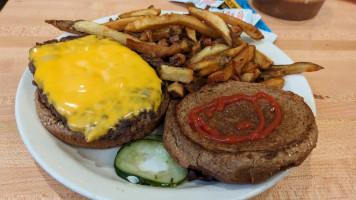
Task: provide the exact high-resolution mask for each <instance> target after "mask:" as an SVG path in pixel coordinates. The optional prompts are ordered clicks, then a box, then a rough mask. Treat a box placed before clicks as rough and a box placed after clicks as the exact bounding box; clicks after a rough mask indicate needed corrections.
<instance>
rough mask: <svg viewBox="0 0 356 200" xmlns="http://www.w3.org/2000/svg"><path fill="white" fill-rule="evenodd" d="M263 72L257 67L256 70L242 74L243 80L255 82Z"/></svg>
mask: <svg viewBox="0 0 356 200" xmlns="http://www.w3.org/2000/svg"><path fill="white" fill-rule="evenodd" d="M260 74H261V71H260V70H258V69H256V70H255V71H254V72H248V73H244V74H242V75H241V77H240V78H241V81H243V82H249V83H251V82H254V81H255V80H256V79H257V78H258V76H259V75H260Z"/></svg>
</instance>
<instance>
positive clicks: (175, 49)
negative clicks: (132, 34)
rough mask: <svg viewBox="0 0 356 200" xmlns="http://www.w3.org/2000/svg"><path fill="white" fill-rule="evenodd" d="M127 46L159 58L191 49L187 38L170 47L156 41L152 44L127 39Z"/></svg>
mask: <svg viewBox="0 0 356 200" xmlns="http://www.w3.org/2000/svg"><path fill="white" fill-rule="evenodd" d="M126 46H127V47H129V48H130V49H132V50H134V51H136V52H139V53H143V54H146V55H150V56H153V57H158V58H164V57H167V56H171V55H174V54H176V53H181V52H183V51H189V46H188V43H187V41H186V40H182V41H181V42H180V43H174V44H172V45H171V46H169V47H164V46H160V45H157V44H154V43H153V44H151V43H147V42H142V41H135V40H132V39H128V40H127V41H126Z"/></svg>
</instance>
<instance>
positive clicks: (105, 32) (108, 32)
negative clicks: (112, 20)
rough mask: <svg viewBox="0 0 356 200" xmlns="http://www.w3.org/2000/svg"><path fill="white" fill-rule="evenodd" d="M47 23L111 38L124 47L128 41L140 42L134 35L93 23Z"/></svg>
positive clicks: (73, 30)
mask: <svg viewBox="0 0 356 200" xmlns="http://www.w3.org/2000/svg"><path fill="white" fill-rule="evenodd" d="M45 22H47V23H49V24H52V25H53V26H55V27H57V28H58V29H60V30H64V31H71V33H88V34H91V35H98V36H106V37H110V38H112V39H114V40H116V41H118V42H120V43H121V44H123V45H126V40H127V39H131V40H133V41H139V39H137V38H136V37H134V36H132V35H129V34H126V33H122V32H119V31H116V30H114V29H111V28H109V27H107V26H105V25H102V24H98V23H95V22H92V21H85V20H79V21H70V20H46V21H45Z"/></svg>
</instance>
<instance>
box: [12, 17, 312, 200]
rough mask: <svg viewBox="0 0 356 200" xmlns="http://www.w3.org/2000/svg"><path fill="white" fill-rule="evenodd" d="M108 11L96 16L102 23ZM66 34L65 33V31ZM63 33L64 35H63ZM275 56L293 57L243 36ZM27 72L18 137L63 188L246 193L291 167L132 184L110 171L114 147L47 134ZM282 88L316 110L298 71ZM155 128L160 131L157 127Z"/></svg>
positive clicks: (100, 195) (218, 195) (19, 100)
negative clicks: (250, 175) (239, 179)
mask: <svg viewBox="0 0 356 200" xmlns="http://www.w3.org/2000/svg"><path fill="white" fill-rule="evenodd" d="M108 19H109V17H106V18H103V19H99V20H96V22H99V23H102V22H105V21H107V20H108ZM65 35H67V34H65ZM65 35H63V36H65ZM245 40H246V41H248V42H249V43H250V44H251V43H252V44H255V45H256V47H257V48H258V49H259V50H260V51H261V52H263V53H264V54H265V55H267V56H268V57H269V58H271V59H272V60H274V61H275V63H276V64H290V63H292V60H291V59H290V58H289V57H288V56H287V55H286V54H284V53H283V52H282V51H281V50H280V49H278V48H277V47H276V46H274V45H273V44H271V43H269V42H268V41H264V40H262V41H253V40H250V39H249V38H245ZM32 80H33V77H32V74H31V73H30V71H29V70H28V69H26V71H25V72H24V74H23V76H22V78H21V81H20V83H19V86H18V89H17V94H16V101H15V114H16V121H17V127H18V129H19V132H20V134H21V137H22V140H23V142H24V143H25V145H26V147H27V149H28V150H29V152H30V153H31V154H32V156H33V157H34V159H35V160H36V161H37V162H38V163H39V165H41V167H42V168H43V169H45V170H46V171H47V172H48V173H49V174H50V175H51V176H53V177H54V178H55V179H57V180H58V181H59V182H61V183H62V184H64V185H65V186H67V187H68V188H70V189H72V190H74V191H76V192H78V193H80V194H82V195H84V196H87V197H89V198H93V199H130V200H135V199H155V200H160V199H162V200H167V199H185V200H189V199H204V200H209V199H212V200H213V199H214V200H215V199H246V198H250V197H253V196H255V195H257V194H260V193H261V192H263V191H265V190H267V189H268V188H270V187H272V186H273V185H274V184H276V183H277V182H278V181H280V180H281V179H282V178H283V177H284V176H286V175H287V174H288V173H289V172H290V170H287V171H284V172H281V173H279V174H277V175H275V176H273V177H271V178H270V179H268V180H267V181H265V182H263V183H260V184H255V185H249V184H244V185H242V184H240V185H232V184H225V183H220V182H201V181H193V182H185V183H184V184H182V185H180V186H178V187H177V188H158V187H149V186H142V185H135V184H131V183H129V182H127V181H125V180H123V179H121V178H120V177H118V176H117V175H116V174H115V171H114V168H113V162H114V158H115V155H116V153H117V151H118V149H119V148H112V149H107V150H91V149H83V148H78V147H73V146H70V145H67V144H65V143H63V142H61V141H60V140H58V139H57V138H55V137H54V136H52V134H50V133H49V132H48V131H47V130H46V129H45V128H44V127H43V126H42V124H41V122H40V120H39V118H38V116H37V113H36V108H35V104H34V92H35V90H36V88H35V87H34V86H33V85H32V83H31V82H32ZM284 89H285V90H290V91H293V92H294V93H297V94H299V95H300V96H302V97H304V100H305V102H306V103H307V104H308V105H309V107H310V108H311V109H312V111H313V112H314V114H315V113H316V112H315V103H314V98H313V94H312V92H311V89H310V87H309V85H308V82H307V80H306V79H305V78H304V76H303V75H291V76H286V77H285V86H284ZM156 131H162V130H161V129H157V130H156Z"/></svg>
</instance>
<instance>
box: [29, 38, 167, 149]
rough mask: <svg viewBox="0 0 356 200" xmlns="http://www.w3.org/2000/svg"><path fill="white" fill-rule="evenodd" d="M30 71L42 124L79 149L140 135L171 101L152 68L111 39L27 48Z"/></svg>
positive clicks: (119, 142) (153, 124)
mask: <svg viewBox="0 0 356 200" xmlns="http://www.w3.org/2000/svg"><path fill="white" fill-rule="evenodd" d="M29 69H30V71H31V72H32V73H33V76H34V81H33V83H34V85H35V86H36V87H37V91H36V94H35V104H36V109H37V113H38V116H39V118H40V120H41V122H42V124H43V125H44V127H45V128H46V129H47V130H48V131H49V132H50V133H52V134H53V135H54V136H56V137H57V138H59V139H60V140H62V141H64V142H66V143H69V144H72V145H75V146H79V147H86V148H110V147H114V146H120V145H122V144H124V143H126V142H129V141H132V140H135V139H139V138H143V137H144V136H146V135H147V134H149V133H151V132H152V131H153V130H154V128H155V127H156V125H157V124H158V123H159V122H160V119H161V117H162V116H163V114H164V113H165V110H166V108H167V105H168V103H169V96H168V95H167V94H165V89H164V88H162V81H161V80H160V79H159V78H158V76H157V75H156V72H155V70H154V69H153V68H151V67H150V66H149V65H148V64H147V63H146V62H145V61H144V60H143V59H142V58H141V57H140V56H139V55H138V54H136V53H135V52H133V51H131V50H130V49H128V48H127V47H125V46H122V45H120V44H119V43H118V42H115V41H113V40H111V39H109V38H103V37H97V36H94V35H89V36H84V37H79V38H78V37H67V38H62V39H61V40H60V41H57V40H53V41H48V42H45V43H43V44H38V45H36V46H35V47H33V48H32V49H31V50H30V64H29Z"/></svg>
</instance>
